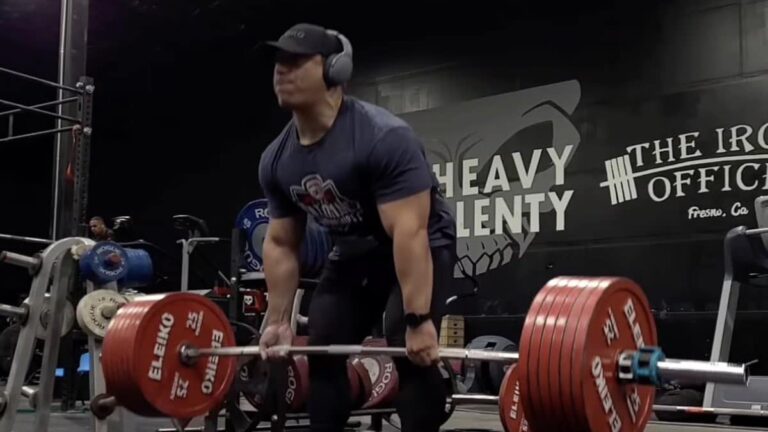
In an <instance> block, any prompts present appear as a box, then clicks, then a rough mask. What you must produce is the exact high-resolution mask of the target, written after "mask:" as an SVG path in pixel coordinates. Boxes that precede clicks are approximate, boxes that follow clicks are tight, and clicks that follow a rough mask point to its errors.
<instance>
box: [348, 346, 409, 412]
mask: <svg viewBox="0 0 768 432" xmlns="http://www.w3.org/2000/svg"><path fill="white" fill-rule="evenodd" d="M356 359H357V360H359V361H360V362H361V363H362V364H363V365H365V369H366V370H367V371H368V375H369V380H370V381H371V383H372V387H371V395H370V396H369V397H368V400H367V401H366V402H365V403H364V404H363V406H362V407H363V408H382V407H385V406H387V405H388V404H390V403H392V402H393V401H394V400H395V397H397V392H398V390H399V381H398V376H397V369H396V368H395V362H394V361H392V358H390V357H387V356H361V357H357V358H356Z"/></svg>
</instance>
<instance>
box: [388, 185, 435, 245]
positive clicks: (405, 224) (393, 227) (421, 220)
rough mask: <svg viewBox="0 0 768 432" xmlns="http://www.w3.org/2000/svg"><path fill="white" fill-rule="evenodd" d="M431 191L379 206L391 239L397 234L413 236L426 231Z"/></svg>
mask: <svg viewBox="0 0 768 432" xmlns="http://www.w3.org/2000/svg"><path fill="white" fill-rule="evenodd" d="M430 199H431V194H430V191H429V190H426V191H423V192H418V193H416V194H413V195H410V196H407V197H405V198H400V199H397V200H394V201H387V202H385V203H380V204H378V211H379V216H380V218H381V223H382V225H383V226H384V230H385V231H386V232H387V234H389V236H390V237H392V238H394V237H395V235H396V234H406V235H411V234H415V233H418V232H419V231H421V230H426V229H427V227H428V224H429V206H430Z"/></svg>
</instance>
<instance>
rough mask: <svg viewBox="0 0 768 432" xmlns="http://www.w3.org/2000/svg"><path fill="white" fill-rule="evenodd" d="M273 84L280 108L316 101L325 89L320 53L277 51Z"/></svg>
mask: <svg viewBox="0 0 768 432" xmlns="http://www.w3.org/2000/svg"><path fill="white" fill-rule="evenodd" d="M273 86H274V90H275V95H276V96H277V102H278V104H279V105H280V106H281V107H283V108H287V109H296V108H301V107H307V106H311V105H312V104H314V103H316V102H317V101H318V100H320V99H321V98H322V97H323V96H324V94H325V91H326V87H325V81H324V80H323V58H322V56H320V55H311V56H307V55H295V54H289V53H286V52H282V51H281V52H278V53H277V55H276V59H275V69H274V75H273Z"/></svg>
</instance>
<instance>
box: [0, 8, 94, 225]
mask: <svg viewBox="0 0 768 432" xmlns="http://www.w3.org/2000/svg"><path fill="white" fill-rule="evenodd" d="M89 3H90V0H61V17H60V32H59V62H58V74H57V82H53V81H49V80H46V79H43V78H38V77H35V76H32V75H28V74H25V73H22V72H18V71H14V70H12V69H8V68H4V67H0V73H2V74H6V75H10V76H13V77H16V78H21V79H25V80H28V81H33V82H37V83H39V84H43V85H46V86H49V87H53V88H55V89H56V99H55V100H52V101H49V102H43V103H39V104H35V105H26V104H21V103H17V102H12V101H9V100H4V99H0V106H2V105H5V106H8V107H11V108H13V109H11V110H7V111H3V112H0V120H2V119H4V118H7V125H8V126H7V136H6V137H4V138H1V139H0V143H7V142H10V141H16V140H20V139H25V138H31V137H40V136H45V135H52V134H53V135H55V138H56V140H55V144H54V148H53V160H54V163H53V179H52V188H53V197H52V202H51V225H50V237H51V239H53V240H57V239H60V238H64V237H74V236H78V235H84V234H85V224H86V220H85V219H86V217H87V208H88V174H89V171H90V154H91V134H92V132H93V129H92V124H91V121H92V117H93V111H92V110H93V92H94V90H95V87H94V85H93V79H92V78H90V77H88V76H86V75H85V72H86V53H87V40H88V38H87V34H88V6H89ZM75 102H76V103H75ZM48 107H55V108H56V112H52V111H48V110H45V109H43V108H48ZM20 113H35V114H39V115H45V116H49V117H52V118H55V119H56V126H55V127H54V128H53V129H47V130H41V131H35V132H29V133H23V134H20V135H19V134H15V132H16V131H14V116H16V115H18V114H20Z"/></svg>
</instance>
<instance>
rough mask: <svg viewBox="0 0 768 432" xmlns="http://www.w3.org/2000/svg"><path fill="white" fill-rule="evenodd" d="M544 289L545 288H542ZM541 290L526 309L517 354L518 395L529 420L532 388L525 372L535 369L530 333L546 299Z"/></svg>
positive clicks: (544, 291) (543, 290)
mask: <svg viewBox="0 0 768 432" xmlns="http://www.w3.org/2000/svg"><path fill="white" fill-rule="evenodd" d="M544 288H546V286H545V287H544ZM544 288H542V289H541V290H540V291H539V292H538V293H537V294H536V296H535V297H534V298H533V301H532V302H531V306H530V307H529V308H528V313H527V314H526V315H525V322H524V323H523V331H522V332H521V334H520V349H519V353H518V363H517V367H518V377H519V378H518V379H519V381H520V390H521V392H520V394H521V396H522V400H521V402H522V406H523V408H524V409H525V416H526V417H527V418H531V406H530V404H531V398H530V396H529V392H530V389H531V388H532V387H533V386H532V385H531V384H529V382H528V377H527V374H526V371H527V370H529V369H531V368H535V367H536V365H535V364H531V362H530V355H531V352H532V346H531V342H532V338H531V336H532V333H533V329H534V327H535V326H536V319H537V318H538V314H539V309H541V304H542V303H543V302H544V299H545V298H546V297H547V291H546V290H545V289H544Z"/></svg>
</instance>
